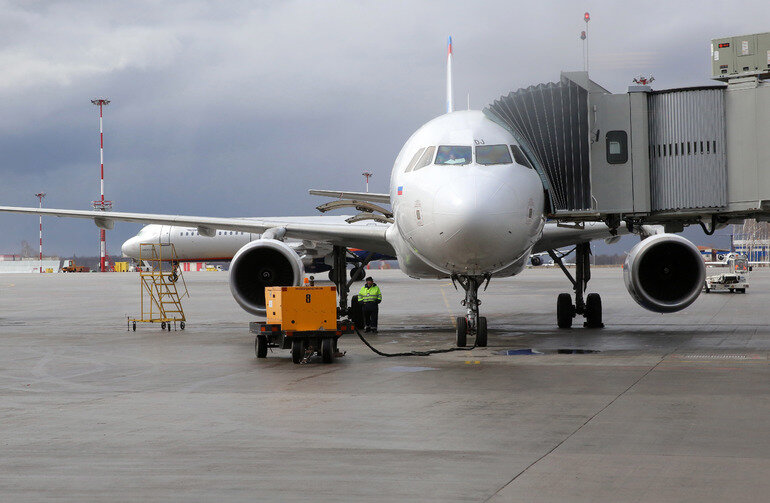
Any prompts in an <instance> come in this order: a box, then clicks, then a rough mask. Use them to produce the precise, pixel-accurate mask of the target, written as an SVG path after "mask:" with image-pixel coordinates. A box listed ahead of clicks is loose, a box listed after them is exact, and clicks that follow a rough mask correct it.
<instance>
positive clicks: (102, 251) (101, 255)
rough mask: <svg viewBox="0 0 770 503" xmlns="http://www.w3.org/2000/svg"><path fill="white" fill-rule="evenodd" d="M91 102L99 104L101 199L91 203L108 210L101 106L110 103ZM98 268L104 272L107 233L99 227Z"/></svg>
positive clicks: (104, 101)
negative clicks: (105, 194)
mask: <svg viewBox="0 0 770 503" xmlns="http://www.w3.org/2000/svg"><path fill="white" fill-rule="evenodd" d="M91 103H93V104H94V105H98V106H99V161H100V164H101V195H102V197H101V200H99V201H93V202H92V203H91V204H92V206H93V208H94V209H95V210H101V211H108V210H111V209H112V201H105V200H104V129H103V128H102V117H103V115H102V107H105V106H107V105H109V104H110V100H108V99H104V98H96V99H93V100H91ZM99 242H100V250H99V270H100V271H101V272H105V271H106V268H105V265H104V263H105V260H106V258H107V233H106V231H105V230H104V229H99Z"/></svg>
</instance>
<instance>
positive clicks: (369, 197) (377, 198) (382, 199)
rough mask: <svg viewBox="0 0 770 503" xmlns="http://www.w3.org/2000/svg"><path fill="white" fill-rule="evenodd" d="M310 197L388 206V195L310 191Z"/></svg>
mask: <svg viewBox="0 0 770 503" xmlns="http://www.w3.org/2000/svg"><path fill="white" fill-rule="evenodd" d="M308 193H309V194H310V195H311V196H322V197H333V198H336V199H355V200H356V201H368V202H370V203H387V204H390V194H376V193H374V192H344V191H342V192H341V191H338V190H318V189H310V190H308Z"/></svg>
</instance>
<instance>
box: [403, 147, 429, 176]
mask: <svg viewBox="0 0 770 503" xmlns="http://www.w3.org/2000/svg"><path fill="white" fill-rule="evenodd" d="M423 152H425V149H424V148H421V149H420V150H418V151H417V152H415V154H414V157H412V160H411V161H410V162H409V166H407V167H406V171H404V173H409V172H410V171H412V170H413V169H414V165H415V164H417V161H419V160H420V156H422V154H423Z"/></svg>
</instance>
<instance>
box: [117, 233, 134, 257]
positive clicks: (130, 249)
mask: <svg viewBox="0 0 770 503" xmlns="http://www.w3.org/2000/svg"><path fill="white" fill-rule="evenodd" d="M120 251H121V253H122V255H123V256H124V257H127V258H134V259H138V258H139V239H138V238H137V237H136V236H134V237H132V238H130V239H128V240H126V242H125V243H123V246H121V247H120Z"/></svg>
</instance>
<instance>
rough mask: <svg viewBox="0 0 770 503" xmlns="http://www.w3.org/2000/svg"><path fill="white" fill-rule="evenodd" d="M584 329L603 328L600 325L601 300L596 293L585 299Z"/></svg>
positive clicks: (601, 324) (602, 325)
mask: <svg viewBox="0 0 770 503" xmlns="http://www.w3.org/2000/svg"><path fill="white" fill-rule="evenodd" d="M585 317H586V321H585V323H584V324H583V326H585V327H586V328H604V323H602V298H601V297H600V296H599V294H598V293H589V294H588V297H586V312H585Z"/></svg>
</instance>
